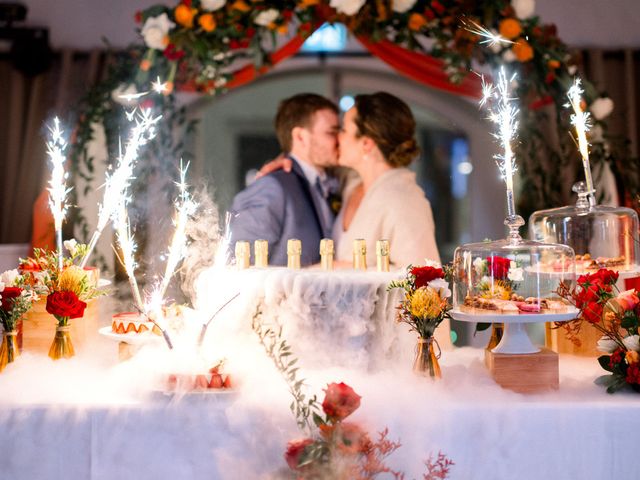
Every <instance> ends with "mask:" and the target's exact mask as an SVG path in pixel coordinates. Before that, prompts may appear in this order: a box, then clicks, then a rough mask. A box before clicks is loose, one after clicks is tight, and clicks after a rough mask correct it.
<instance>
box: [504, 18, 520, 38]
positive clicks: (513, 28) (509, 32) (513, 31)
mask: <svg viewBox="0 0 640 480" xmlns="http://www.w3.org/2000/svg"><path fill="white" fill-rule="evenodd" d="M498 30H499V31H500V35H502V36H503V37H504V38H507V39H509V40H513V39H514V38H517V37H519V36H520V34H521V33H522V26H521V25H520V22H519V21H518V20H516V19H515V18H505V19H504V20H502V21H501V22H500V26H499V28H498Z"/></svg>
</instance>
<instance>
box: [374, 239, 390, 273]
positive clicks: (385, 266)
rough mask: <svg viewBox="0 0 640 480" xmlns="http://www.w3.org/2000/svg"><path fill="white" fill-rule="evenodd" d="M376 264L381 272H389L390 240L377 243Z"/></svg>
mask: <svg viewBox="0 0 640 480" xmlns="http://www.w3.org/2000/svg"><path fill="white" fill-rule="evenodd" d="M376 263H377V265H378V271H379V272H388V271H389V240H378V241H377V242H376Z"/></svg>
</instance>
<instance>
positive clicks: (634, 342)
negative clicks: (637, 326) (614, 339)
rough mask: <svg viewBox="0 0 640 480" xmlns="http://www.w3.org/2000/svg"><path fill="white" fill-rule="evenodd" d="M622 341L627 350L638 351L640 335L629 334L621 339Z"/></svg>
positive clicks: (639, 349)
mask: <svg viewBox="0 0 640 480" xmlns="http://www.w3.org/2000/svg"><path fill="white" fill-rule="evenodd" d="M622 343H624V346H625V347H627V350H633V351H635V352H637V351H640V337H638V335H629V336H628V337H625V338H623V339H622Z"/></svg>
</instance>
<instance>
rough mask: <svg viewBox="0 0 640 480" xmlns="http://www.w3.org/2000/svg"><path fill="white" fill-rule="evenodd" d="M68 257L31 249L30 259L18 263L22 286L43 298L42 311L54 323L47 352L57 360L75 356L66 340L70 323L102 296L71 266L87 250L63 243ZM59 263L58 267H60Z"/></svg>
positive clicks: (69, 338) (84, 276)
mask: <svg viewBox="0 0 640 480" xmlns="http://www.w3.org/2000/svg"><path fill="white" fill-rule="evenodd" d="M64 244H65V248H66V249H67V251H68V252H69V256H68V257H64V258H62V262H60V258H59V257H58V255H57V254H56V253H55V252H50V251H46V250H42V249H35V250H34V256H33V257H31V258H27V259H24V260H21V264H20V269H21V270H22V271H23V274H24V275H25V277H26V280H25V282H26V283H27V284H29V285H30V287H31V288H32V289H33V290H34V291H35V292H36V293H38V294H39V295H42V296H45V297H46V311H47V313H49V314H51V315H53V316H54V317H55V319H56V321H57V327H56V334H55V337H54V340H53V343H52V344H51V347H50V349H49V357H50V358H52V359H54V360H57V359H60V358H70V357H73V356H74V355H75V351H74V348H73V344H72V342H71V336H70V333H69V331H70V328H71V326H70V323H69V322H70V320H72V319H74V318H82V317H83V316H84V312H85V309H86V307H87V301H89V300H91V299H93V298H95V297H98V296H100V295H102V294H103V293H104V292H101V291H100V290H98V288H97V284H96V282H95V281H92V279H90V278H89V275H88V272H87V271H86V270H85V269H83V268H81V267H79V266H77V265H75V263H74V262H76V261H80V260H81V259H82V258H83V256H84V255H85V253H86V251H87V246H86V245H84V244H79V243H77V242H76V241H75V240H67V241H65V242H64ZM60 263H61V264H62V267H60Z"/></svg>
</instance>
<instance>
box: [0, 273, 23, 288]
mask: <svg viewBox="0 0 640 480" xmlns="http://www.w3.org/2000/svg"><path fill="white" fill-rule="evenodd" d="M19 276H20V274H19V273H18V270H16V269H13V270H7V271H6V272H3V273H2V275H0V285H2V288H0V292H1V291H2V290H4V286H5V285H9V286H11V285H14V286H15V281H16V278H18V277H19Z"/></svg>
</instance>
